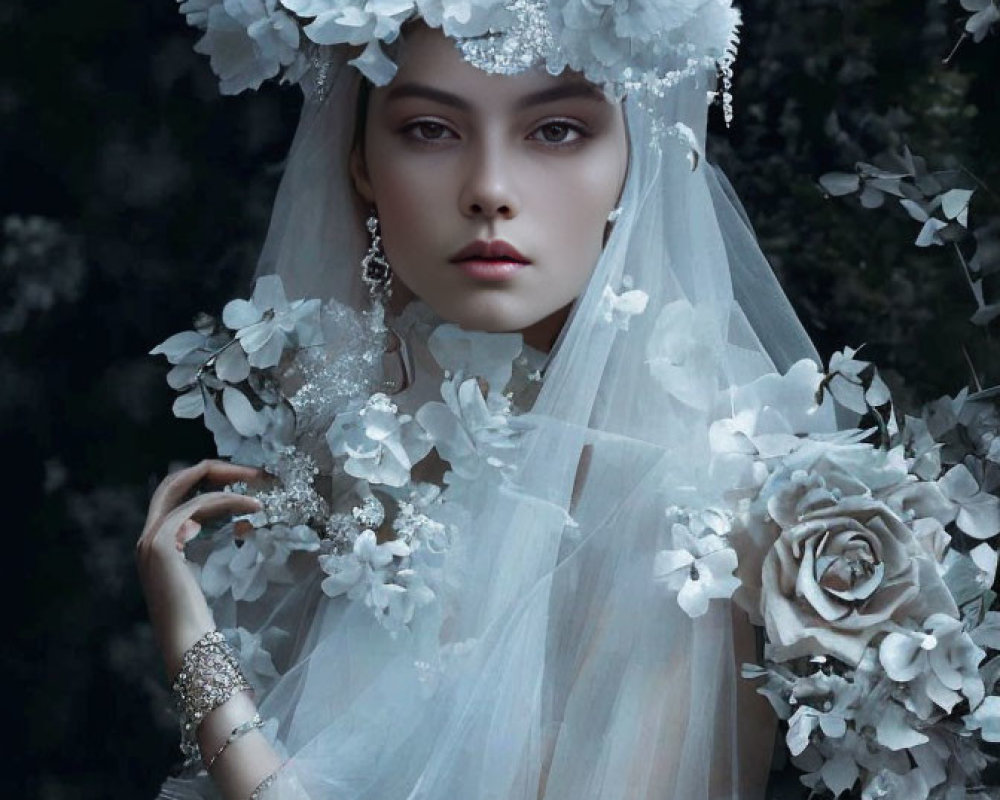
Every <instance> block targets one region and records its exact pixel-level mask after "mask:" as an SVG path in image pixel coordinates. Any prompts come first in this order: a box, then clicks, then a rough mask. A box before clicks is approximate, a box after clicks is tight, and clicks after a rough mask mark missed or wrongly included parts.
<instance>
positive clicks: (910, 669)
mask: <svg viewBox="0 0 1000 800" xmlns="http://www.w3.org/2000/svg"><path fill="white" fill-rule="evenodd" d="M878 655H879V661H880V662H881V663H882V666H883V667H885V672H886V674H887V675H888V676H889V677H890V678H892V680H894V681H898V682H900V683H910V684H911V686H910V694H911V697H913V699H914V708H913V709H912V710H913V711H914V712H915V713H916V714H918V716H920V717H921V718H926V717H927V716H929V714H930V708H929V706H928V705H927V704H926V702H924V698H926V699H928V700H930V701H932V702H933V703H935V704H936V705H938V706H940V707H941V708H943V709H944V710H945V711H947V712H949V713H950V712H951V710H952V708H954V707H955V704H956V703H958V702H959V701H960V700H961V699H962V698H961V696H960V695H964V696H965V697H966V698H967V699H968V700H969V704H970V706H971V707H973V708H975V707H976V706H977V705H978V704H979V703H980V702H981V701H982V699H983V695H984V693H985V690H984V687H983V680H982V678H980V676H979V671H978V668H979V662H980V661H982V660H983V658H985V657H986V653H985V652H984V651H983V650H981V649H980V648H978V647H976V645H975V643H974V642H973V641H972V639H971V638H970V637H969V634H967V633H966V632H965V631H964V630H963V629H962V622H961V621H960V620H958V619H955V618H954V617H951V616H949V615H947V614H932V615H931V616H929V617H928V618H927V619H926V620H925V621H924V623H923V632H920V631H913V632H912V633H900V632H893V633H890V634H889V635H887V636H886V637H885V639H883V640H882V644H881V645H880V646H879V653H878Z"/></svg>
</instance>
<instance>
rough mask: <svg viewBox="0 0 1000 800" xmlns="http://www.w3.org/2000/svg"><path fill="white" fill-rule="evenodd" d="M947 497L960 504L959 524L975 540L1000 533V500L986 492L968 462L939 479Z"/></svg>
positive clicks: (957, 466)
mask: <svg viewBox="0 0 1000 800" xmlns="http://www.w3.org/2000/svg"><path fill="white" fill-rule="evenodd" d="M938 486H940V487H941V490H942V491H943V492H944V494H945V496H946V497H947V498H948V499H949V500H951V501H952V502H953V503H955V505H957V506H958V517H957V519H956V520H955V522H956V524H957V525H958V527H959V528H960V529H961V530H962V531H963V532H964V533H967V534H968V535H969V536H972V537H973V538H975V539H988V538H990V537H991V536H995V535H996V534H997V533H1000V499H998V498H996V497H994V496H993V495H991V494H988V493H986V492H984V491H982V490H981V489H980V487H979V483H978V482H977V481H976V478H975V476H974V475H973V474H972V473H971V472H970V471H969V468H968V467H966V466H965V464H956V465H955V466H954V467H952V468H951V469H950V470H948V471H947V472H946V473H945V474H944V475H943V476H942V477H941V479H940V480H939V481H938Z"/></svg>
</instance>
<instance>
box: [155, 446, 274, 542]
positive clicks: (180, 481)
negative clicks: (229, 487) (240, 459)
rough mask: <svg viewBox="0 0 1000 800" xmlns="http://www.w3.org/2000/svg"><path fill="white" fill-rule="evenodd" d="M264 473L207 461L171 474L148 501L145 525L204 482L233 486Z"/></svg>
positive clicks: (212, 460)
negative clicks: (230, 484) (235, 483)
mask: <svg viewBox="0 0 1000 800" xmlns="http://www.w3.org/2000/svg"><path fill="white" fill-rule="evenodd" d="M264 474H265V473H264V471H263V470H261V469H258V468H256V467H245V466H242V465H240V464H230V463H229V462H228V461H219V460H218V459H206V460H205V461H201V462H199V463H198V464H195V465H194V466H193V467H187V468H186V469H182V470H178V471H177V472H174V473H171V474H170V475H168V476H167V477H166V478H164V479H163V481H162V482H161V483H160V485H159V486H158V487H157V489H156V491H155V492H154V493H153V497H152V499H151V500H150V501H149V513H148V514H147V517H146V525H147V527H149V526H150V525H152V524H155V521H156V520H158V519H159V518H160V517H162V516H164V515H166V514H167V513H169V512H170V511H171V510H173V509H174V507H176V506H177V505H178V504H179V503H180V502H181V501H182V500H183V498H184V497H185V496H186V495H188V494H189V493H190V492H191V491H192V490H193V489H194V488H195V487H196V486H197V485H198V484H199V483H201V482H202V481H207V482H210V483H234V482H236V481H248V480H253V479H255V478H260V477H261V476H262V475H264Z"/></svg>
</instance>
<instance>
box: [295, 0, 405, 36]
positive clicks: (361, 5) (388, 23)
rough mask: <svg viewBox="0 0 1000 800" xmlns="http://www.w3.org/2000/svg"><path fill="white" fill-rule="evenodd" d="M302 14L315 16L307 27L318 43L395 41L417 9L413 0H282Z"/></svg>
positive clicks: (300, 15)
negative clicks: (401, 27)
mask: <svg viewBox="0 0 1000 800" xmlns="http://www.w3.org/2000/svg"><path fill="white" fill-rule="evenodd" d="M282 2H283V4H284V5H285V7H286V8H287V9H288V10H289V11H291V12H293V13H294V14H297V15H298V16H299V17H306V18H311V19H312V22H310V23H309V24H308V25H306V26H305V28H304V29H303V30H304V32H305V34H306V36H308V37H309V38H310V39H311V40H312V41H314V42H316V44H345V43H347V44H356V45H358V44H367V43H368V42H370V41H372V40H373V39H379V40H381V41H384V42H391V41H393V40H394V39H395V38H396V37H397V36H398V35H399V27H400V25H402V23H403V22H404V21H405V20H406V18H407V17H409V16H410V15H411V14H412V13H413V10H414V3H413V2H412V0H282Z"/></svg>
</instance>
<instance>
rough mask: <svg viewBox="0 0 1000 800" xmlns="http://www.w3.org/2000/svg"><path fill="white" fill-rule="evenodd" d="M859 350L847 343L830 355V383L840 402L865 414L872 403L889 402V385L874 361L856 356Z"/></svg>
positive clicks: (831, 390)
mask: <svg viewBox="0 0 1000 800" xmlns="http://www.w3.org/2000/svg"><path fill="white" fill-rule="evenodd" d="M857 352H858V351H857V350H855V349H853V348H851V347H845V348H844V349H843V351H840V352H836V353H834V354H833V355H832V356H830V365H829V372H830V375H831V376H832V377H831V378H830V382H829V384H828V385H829V389H830V394H832V395H833V396H834V398H835V399H836V400H837V402H838V403H840V404H841V405H842V406H844V407H845V408H849V409H850V410H851V411H855V412H857V413H858V414H865V413H866V412H867V411H868V407H869V406H871V407H872V408H876V407H878V406H881V405H884V404H885V403H888V402H889V399H890V397H889V388H888V387H887V386H886V385H885V382H884V381H883V380H882V379H881V378H880V377H879V375H878V373H877V372H875V371H874V369H873V368H872V366H871V362H869V361H861V360H859V359H856V358H854V356H855V355H856V354H857ZM866 384H867V386H866ZM888 422H890V423H891V421H888Z"/></svg>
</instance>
